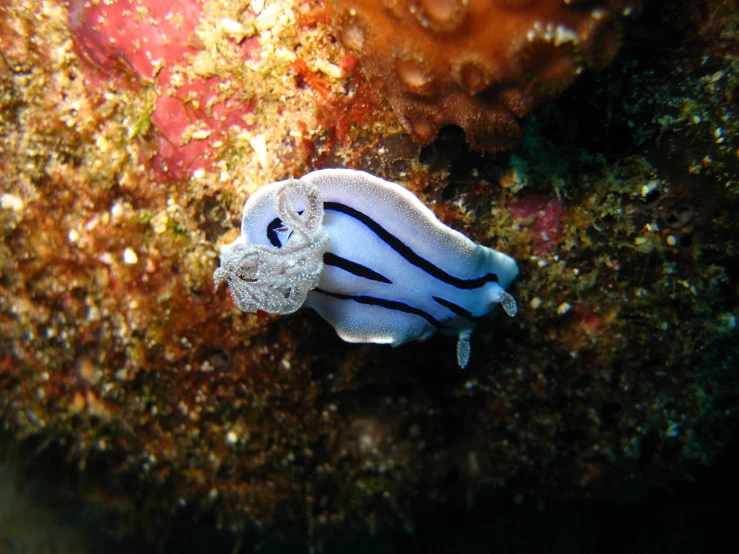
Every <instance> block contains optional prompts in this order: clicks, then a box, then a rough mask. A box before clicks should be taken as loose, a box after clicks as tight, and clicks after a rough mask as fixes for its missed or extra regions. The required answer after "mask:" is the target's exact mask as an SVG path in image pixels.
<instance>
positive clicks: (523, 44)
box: [334, 0, 640, 151]
mask: <svg viewBox="0 0 739 554" xmlns="http://www.w3.org/2000/svg"><path fill="white" fill-rule="evenodd" d="M334 5H335V18H334V28H335V31H336V36H337V38H338V39H339V41H340V42H341V43H342V44H343V45H344V47H345V48H346V49H347V50H349V51H350V52H352V53H353V54H355V55H356V56H358V57H359V58H360V60H361V62H362V69H363V71H364V72H365V74H366V75H367V78H368V79H369V81H370V83H371V84H372V85H373V86H374V87H375V88H376V89H377V90H378V91H379V92H380V93H381V94H382V95H383V96H384V97H386V98H387V99H388V100H389V102H390V104H391V105H392V107H393V109H394V110H395V112H396V114H397V115H398V117H399V118H400V119H401V121H402V122H403V124H404V125H405V127H406V128H407V129H408V130H409V131H410V132H411V133H413V135H414V136H415V137H416V138H417V139H418V140H420V141H421V142H424V143H428V142H431V141H432V140H433V139H434V138H435V137H436V135H437V132H438V131H439V129H440V128H441V127H442V126H444V125H447V124H454V125H458V126H460V127H462V129H464V131H465V133H466V135H467V142H468V143H469V144H470V146H472V147H473V148H474V149H476V150H488V151H498V150H505V149H507V148H509V147H511V146H512V145H513V144H514V143H515V142H516V141H517V140H518V139H519V138H520V137H521V128H520V127H519V124H518V118H521V117H523V116H525V115H526V114H528V113H529V112H531V110H532V109H533V108H534V107H535V106H536V105H537V104H538V103H539V102H540V101H541V100H543V99H545V98H547V97H550V96H552V95H554V94H557V93H559V92H562V91H563V90H564V89H565V88H566V87H567V86H568V85H569V84H570V83H571V82H572V81H573V80H574V79H575V77H576V76H577V75H578V74H579V73H581V72H582V71H583V70H584V69H585V68H600V67H603V66H605V65H607V64H608V63H609V62H610V61H611V60H612V59H613V57H614V56H615V55H616V53H617V51H618V48H619V45H620V37H621V22H622V19H623V18H624V17H630V16H634V15H636V13H638V11H639V9H640V1H639V0H605V1H601V2H581V1H575V0H383V1H382V2H376V1H375V0H335V2H334Z"/></svg>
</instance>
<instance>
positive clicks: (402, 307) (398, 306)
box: [313, 288, 443, 329]
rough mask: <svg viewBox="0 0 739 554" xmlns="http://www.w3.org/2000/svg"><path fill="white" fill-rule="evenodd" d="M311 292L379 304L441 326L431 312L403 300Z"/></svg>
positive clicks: (321, 290) (372, 304) (367, 303)
mask: <svg viewBox="0 0 739 554" xmlns="http://www.w3.org/2000/svg"><path fill="white" fill-rule="evenodd" d="M313 292H320V293H321V294H325V295H326V296H330V297H331V298H336V299H337V300H353V301H354V302H357V303H359V304H365V305H368V306H380V307H381V308H387V309H388V310H395V311H396V312H403V313H406V314H412V315H417V316H419V317H422V318H423V319H425V320H426V321H428V322H429V323H430V324H431V325H433V326H434V327H436V328H438V329H441V328H442V327H443V326H442V324H441V323H440V322H439V320H438V319H436V318H435V317H434V316H432V315H431V314H429V313H426V312H424V311H423V310H419V309H418V308H414V307H413V306H409V305H408V304H404V303H403V302H397V301H395V300H387V299H385V298H375V297H374V296H364V295H353V294H340V293H338V292H329V291H327V290H323V289H319V288H315V289H313Z"/></svg>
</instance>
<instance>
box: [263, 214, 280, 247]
mask: <svg viewBox="0 0 739 554" xmlns="http://www.w3.org/2000/svg"><path fill="white" fill-rule="evenodd" d="M282 227H284V225H283V223H282V220H281V219H280V218H279V217H276V218H274V219H273V220H272V221H270V223H269V225H267V240H269V243H270V244H271V245H272V246H276V247H277V248H282V243H281V242H280V238H279V237H278V236H277V229H280V228H282Z"/></svg>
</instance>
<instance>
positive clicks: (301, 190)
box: [213, 169, 518, 368]
mask: <svg viewBox="0 0 739 554" xmlns="http://www.w3.org/2000/svg"><path fill="white" fill-rule="evenodd" d="M516 275H518V266H517V265H516V262H515V260H513V258H511V257H509V256H507V255H505V254H503V253H501V252H497V251H495V250H493V249H491V248H487V247H485V246H482V245H480V244H476V243H475V242H473V241H472V240H470V239H469V238H467V237H466V236H464V235H463V234H462V233H459V232H458V231H455V230H453V229H451V228H450V227H447V226H446V225H444V224H443V223H441V222H440V221H439V220H438V219H437V218H436V216H435V215H434V213H433V212H432V211H431V210H430V209H429V208H428V207H426V206H425V205H424V204H423V203H422V202H421V201H420V200H419V199H418V198H417V197H416V196H415V195H414V194H413V193H411V192H410V191H408V190H406V189H405V188H403V187H402V186H400V185H398V184H395V183H390V182H387V181H384V180H382V179H380V178H379V177H375V176H373V175H370V174H369V173H365V172H363V171H355V170H351V169H323V170H319V171H314V172H312V173H309V174H307V175H305V176H304V177H303V178H302V179H289V180H286V181H280V182H277V183H272V184H270V185H267V186H265V187H262V188H261V189H259V190H258V191H257V192H256V193H255V194H253V195H252V196H250V197H249V199H248V200H247V201H246V204H245V205H244V215H243V220H242V224H241V235H240V236H239V237H238V238H237V239H236V240H235V241H234V242H232V243H231V244H228V245H226V246H224V247H223V249H222V251H221V266H220V267H219V268H218V269H216V271H215V274H214V275H213V277H214V279H215V282H216V286H218V285H219V284H221V283H223V282H224V281H227V282H228V285H229V288H230V290H231V296H232V298H233V301H234V303H235V304H236V306H237V307H238V308H239V309H240V310H242V311H245V312H256V311H257V310H263V311H266V312H269V313H276V314H289V313H293V312H295V311H296V310H297V309H298V308H300V307H301V306H308V307H309V308H313V309H314V310H316V311H317V312H318V313H319V314H320V315H321V317H323V319H325V320H326V321H328V322H329V323H330V324H331V325H332V326H333V327H334V329H336V332H337V333H338V335H339V336H340V337H341V338H342V339H344V340H345V341H347V342H372V343H383V344H392V345H393V346H398V345H400V344H405V343H407V342H410V341H414V340H419V341H422V340H426V339H427V338H429V337H430V336H431V335H433V334H434V333H435V332H437V331H441V332H442V333H445V334H448V335H456V336H457V337H458V338H459V340H458V342H457V362H458V363H459V365H460V367H463V368H464V367H465V366H466V365H467V363H468V362H469V359H470V352H471V350H470V337H471V335H472V331H473V330H474V328H475V325H476V323H477V321H478V320H479V319H480V318H482V317H484V316H486V315H487V314H489V313H490V312H491V311H492V309H493V308H494V307H495V305H496V304H500V305H501V306H503V310H504V311H505V312H506V313H507V314H508V315H509V316H514V315H516V311H517V305H516V301H515V299H514V298H513V296H511V295H510V294H508V293H507V292H506V291H505V289H506V288H507V287H508V285H509V284H510V283H511V281H513V279H515V277H516Z"/></svg>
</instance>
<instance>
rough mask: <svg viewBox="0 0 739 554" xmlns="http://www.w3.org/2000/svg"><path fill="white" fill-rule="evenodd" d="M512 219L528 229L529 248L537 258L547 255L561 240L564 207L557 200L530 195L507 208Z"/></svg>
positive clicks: (515, 201)
mask: <svg viewBox="0 0 739 554" xmlns="http://www.w3.org/2000/svg"><path fill="white" fill-rule="evenodd" d="M508 208H509V209H510V211H511V214H512V215H513V217H515V218H516V219H519V220H523V225H524V226H526V227H528V228H529V232H530V233H531V237H532V242H531V248H532V250H533V251H534V254H536V255H537V256H545V255H547V254H548V253H549V252H550V251H551V250H552V248H554V247H555V246H556V245H557V244H559V242H560V240H562V215H563V214H564V206H563V205H562V202H560V201H559V200H549V199H548V198H547V197H546V196H542V195H536V194H533V195H530V196H526V197H525V198H521V199H519V200H514V201H513V202H511V203H510V204H509V206H508Z"/></svg>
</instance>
